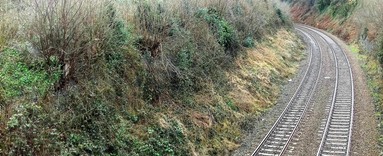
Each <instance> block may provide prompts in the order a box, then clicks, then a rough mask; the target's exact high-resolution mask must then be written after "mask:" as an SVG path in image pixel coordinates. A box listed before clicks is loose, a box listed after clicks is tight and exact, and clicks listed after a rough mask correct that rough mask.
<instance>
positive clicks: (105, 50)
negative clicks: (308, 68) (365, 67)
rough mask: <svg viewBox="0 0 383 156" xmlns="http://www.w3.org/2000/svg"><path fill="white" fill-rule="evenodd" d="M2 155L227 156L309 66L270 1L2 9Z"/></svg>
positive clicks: (49, 0) (68, 1)
mask: <svg viewBox="0 0 383 156" xmlns="http://www.w3.org/2000/svg"><path fill="white" fill-rule="evenodd" d="M0 20H1V23H0V142H1V143H0V155H225V154H229V153H230V152H231V151H232V150H234V149H236V148H237V147H238V146H239V144H240V141H241V138H242V137H243V136H242V135H243V132H244V131H246V130H249V129H251V127H252V125H251V121H253V120H255V119H256V118H257V116H258V115H259V114H261V113H262V112H263V111H265V110H266V109H267V108H270V107H271V106H272V105H273V104H274V103H275V100H276V98H277V95H278V92H279V90H280V86H281V85H282V84H283V83H284V82H286V81H287V79H289V78H290V77H291V76H292V75H293V74H294V73H295V72H296V70H295V69H296V68H297V67H298V66H297V64H298V62H299V61H300V60H301V59H302V58H303V56H302V51H303V47H301V43H300V41H299V39H298V38H297V36H295V35H294V34H293V33H292V29H291V26H292V24H291V21H290V19H289V18H287V16H285V15H284V14H283V13H282V12H281V10H279V9H278V8H276V7H275V6H274V5H273V4H272V3H271V2H269V1H267V0H246V1H232V0H207V1H189V0H179V1H175V0H169V1H162V0H139V1H133V0H118V1H109V0H81V1H78V0H24V1H14V0H0Z"/></svg>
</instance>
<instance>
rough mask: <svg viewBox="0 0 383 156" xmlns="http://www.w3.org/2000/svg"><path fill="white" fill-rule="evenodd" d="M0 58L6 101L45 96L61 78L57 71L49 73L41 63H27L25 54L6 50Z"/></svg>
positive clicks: (0, 82)
mask: <svg viewBox="0 0 383 156" xmlns="http://www.w3.org/2000/svg"><path fill="white" fill-rule="evenodd" d="M0 55H1V57H0V84H1V88H0V90H2V93H3V94H4V95H2V96H3V97H4V98H5V99H13V98H15V97H23V96H27V97H28V96H35V97H39V96H43V95H44V94H45V93H46V92H47V91H48V90H49V89H51V88H52V86H54V84H55V83H56V82H57V81H58V79H59V77H60V71H59V70H58V69H57V70H55V71H54V72H52V73H48V72H47V71H46V70H44V69H43V67H42V66H41V64H40V63H39V62H32V64H28V63H26V61H24V59H23V57H24V56H23V55H27V54H23V53H21V52H19V51H17V50H14V49H6V50H5V51H3V52H2V53H1V54H0Z"/></svg>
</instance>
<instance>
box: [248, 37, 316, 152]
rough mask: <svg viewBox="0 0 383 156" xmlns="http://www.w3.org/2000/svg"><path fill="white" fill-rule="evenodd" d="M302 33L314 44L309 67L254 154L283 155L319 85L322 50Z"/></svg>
mask: <svg viewBox="0 0 383 156" xmlns="http://www.w3.org/2000/svg"><path fill="white" fill-rule="evenodd" d="M302 33H304V34H306V36H307V37H308V39H309V41H308V42H310V44H311V45H313V46H311V47H310V59H309V60H310V61H309V63H308V64H309V67H308V68H307V70H306V72H305V74H304V77H303V79H302V81H301V82H300V85H299V87H298V89H297V90H296V92H295V94H294V95H293V97H292V98H291V100H290V101H289V103H288V105H287V107H286V108H285V110H284V111H283V112H282V114H281V115H280V116H279V118H278V119H277V121H276V122H275V124H274V125H273V127H272V128H271V129H270V131H269V132H268V134H267V135H266V136H265V137H264V139H263V140H262V142H261V144H260V145H259V146H258V147H257V149H256V150H255V151H254V152H253V154H252V155H281V154H282V153H283V152H284V151H285V150H286V147H287V145H288V143H289V142H290V140H291V138H292V136H293V134H294V132H295V131H296V128H297V126H298V125H299V123H300V121H301V120H302V117H303V116H304V113H305V112H306V110H307V106H308V104H309V103H310V100H311V98H312V95H313V93H314V90H315V88H316V86H317V83H318V79H319V76H320V71H321V67H322V64H321V50H320V47H319V45H318V44H317V42H316V41H315V40H314V39H313V38H312V37H311V36H309V35H308V34H307V33H305V32H303V31H302Z"/></svg>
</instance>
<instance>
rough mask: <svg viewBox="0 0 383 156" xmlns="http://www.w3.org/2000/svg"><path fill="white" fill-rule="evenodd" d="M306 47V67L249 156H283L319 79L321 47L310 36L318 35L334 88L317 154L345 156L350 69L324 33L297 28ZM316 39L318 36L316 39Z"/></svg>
mask: <svg viewBox="0 0 383 156" xmlns="http://www.w3.org/2000/svg"><path fill="white" fill-rule="evenodd" d="M296 29H297V31H299V32H300V33H301V34H302V35H303V36H304V37H305V38H306V39H308V41H307V44H309V48H310V59H309V60H310V61H309V67H308V68H307V71H306V73H305V75H304V77H303V79H302V81H301V83H300V86H299V87H298V89H297V90H296V92H295V94H294V95H293V96H292V98H291V100H290V102H289V103H288V105H287V107H286V108H285V110H284V111H283V112H282V114H281V115H280V117H279V118H278V119H277V121H276V122H275V123H274V125H273V126H272V128H271V129H270V130H269V132H268V133H267V134H266V136H265V137H264V139H263V140H262V141H261V143H260V144H259V145H258V147H257V148H256V150H255V151H254V152H253V153H252V155H253V156H255V155H257V156H258V155H285V154H286V149H287V147H288V146H289V143H290V142H291V140H292V138H293V136H294V133H295V132H296V130H297V127H298V126H299V124H300V122H301V120H302V118H303V117H304V114H305V113H306V110H307V109H308V107H309V105H310V101H311V99H312V96H313V93H314V92H315V90H316V87H317V84H318V79H319V77H321V68H322V63H323V62H322V59H321V57H322V54H321V53H322V48H321V47H320V44H319V42H318V41H316V40H315V37H314V35H316V36H319V37H320V38H321V39H322V40H323V41H325V42H326V44H327V45H328V47H329V50H330V51H331V53H332V55H333V57H334V64H335V67H334V69H335V71H336V72H335V76H334V77H336V78H335V87H334V89H333V95H332V97H329V98H330V99H331V103H330V105H329V106H328V108H329V111H326V113H328V114H327V119H325V120H324V121H325V123H324V124H323V127H322V129H323V134H322V135H321V138H320V144H319V145H318V151H317V155H318V156H319V155H349V153H350V145H351V134H352V121H353V105H354V85H353V77H352V71H351V66H350V63H349V60H348V59H347V56H346V55H345V53H344V51H343V50H342V48H341V47H340V46H339V45H338V44H337V43H336V42H335V41H334V40H333V39H331V38H330V37H328V36H327V35H326V34H324V33H322V32H321V31H318V30H317V29H314V28H311V27H307V26H304V25H297V26H296ZM317 38H318V37H317Z"/></svg>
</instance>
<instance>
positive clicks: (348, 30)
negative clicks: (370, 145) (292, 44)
mask: <svg viewBox="0 0 383 156" xmlns="http://www.w3.org/2000/svg"><path fill="white" fill-rule="evenodd" d="M290 2H291V1H290ZM310 2H312V3H310ZM292 4H293V7H292V10H291V13H292V16H293V17H294V20H296V21H300V22H303V23H306V24H309V25H312V26H316V27H318V28H322V29H326V30H328V31H330V32H332V33H334V34H336V35H337V36H339V37H340V38H342V39H344V40H345V41H347V42H348V44H349V45H350V49H351V51H353V52H354V54H357V56H358V58H359V59H360V61H359V62H360V63H362V64H361V66H362V68H363V69H364V70H365V72H366V74H367V77H368V85H369V87H370V89H371V93H372V94H373V98H374V102H375V105H376V111H377V113H376V115H377V118H378V119H379V121H380V123H379V127H380V135H381V137H380V146H382V145H383V78H382V77H383V28H382V27H381V25H382V24H383V14H382V13H381V11H382V9H383V4H382V3H381V2H380V1H379V0H350V1H342V0H337V1H329V0H316V1H311V0H310V1H304V0H296V1H294V0H293V1H292Z"/></svg>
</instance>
